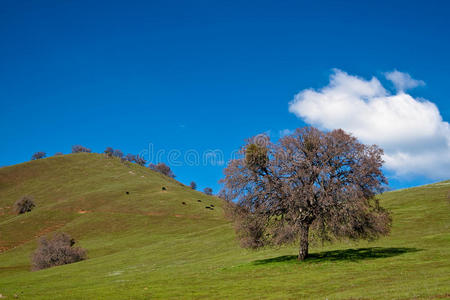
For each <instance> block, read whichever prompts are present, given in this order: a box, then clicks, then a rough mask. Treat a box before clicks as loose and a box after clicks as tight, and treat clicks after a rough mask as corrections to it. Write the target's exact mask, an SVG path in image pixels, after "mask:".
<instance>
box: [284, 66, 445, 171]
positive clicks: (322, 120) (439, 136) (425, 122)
mask: <svg viewBox="0 0 450 300" xmlns="http://www.w3.org/2000/svg"><path fill="white" fill-rule="evenodd" d="M385 76H386V78H387V79H388V80H390V81H392V83H393V84H394V86H395V87H396V90H397V91H396V93H391V92H389V91H388V90H387V89H386V88H385V87H384V86H383V85H382V84H381V82H380V81H379V80H378V79H377V78H375V77H372V78H371V79H370V80H366V79H364V78H360V77H357V76H353V75H349V74H347V73H346V72H343V71H341V70H334V72H333V73H332V75H331V76H330V82H329V84H328V85H327V86H325V87H323V88H321V89H319V90H313V89H307V90H303V91H301V92H300V93H298V94H297V95H295V97H294V99H293V100H292V101H291V102H290V103H289V111H290V112H292V113H294V114H295V115H297V116H298V117H300V118H302V119H303V120H304V121H305V122H307V123H309V124H311V125H313V126H317V127H319V128H321V129H325V130H332V129H335V128H342V129H344V130H345V131H347V132H350V133H352V134H353V135H354V136H356V137H357V138H358V139H359V140H360V141H362V142H364V143H366V144H377V145H379V146H381V147H382V148H383V149H384V151H385V156H384V160H385V167H386V168H387V169H388V170H391V171H393V172H395V174H396V175H398V176H410V175H424V176H427V177H429V178H432V179H448V178H450V125H449V123H448V122H445V121H443V119H442V117H441V115H440V113H439V110H438V108H437V107H436V105H435V104H434V103H432V102H430V101H427V100H425V99H419V98H415V97H413V96H411V95H410V94H408V93H406V92H405V91H406V90H407V89H411V88H414V87H417V86H419V85H423V84H424V83H423V81H419V80H415V79H412V78H411V76H409V74H406V73H402V72H399V71H393V72H389V73H386V74H385Z"/></svg>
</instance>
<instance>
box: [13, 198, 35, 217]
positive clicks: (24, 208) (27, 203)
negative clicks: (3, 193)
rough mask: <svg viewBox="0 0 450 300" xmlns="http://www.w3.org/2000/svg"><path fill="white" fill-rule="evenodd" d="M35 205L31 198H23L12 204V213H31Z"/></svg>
mask: <svg viewBox="0 0 450 300" xmlns="http://www.w3.org/2000/svg"><path fill="white" fill-rule="evenodd" d="M35 206H36V204H34V199H33V197H31V196H23V197H22V198H20V199H19V200H17V201H16V203H14V212H15V213H17V214H18V215H20V214H24V213H26V212H29V211H31V210H32V209H33V208H34V207H35Z"/></svg>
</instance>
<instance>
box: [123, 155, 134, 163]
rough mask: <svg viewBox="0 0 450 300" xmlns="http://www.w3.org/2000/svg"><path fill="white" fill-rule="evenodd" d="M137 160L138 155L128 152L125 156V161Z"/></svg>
mask: <svg viewBox="0 0 450 300" xmlns="http://www.w3.org/2000/svg"><path fill="white" fill-rule="evenodd" d="M135 160H136V156H135V155H134V154H131V153H128V154H127V155H126V156H125V161H129V162H134V161H135Z"/></svg>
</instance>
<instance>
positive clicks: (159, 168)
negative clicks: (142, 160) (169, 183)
mask: <svg viewBox="0 0 450 300" xmlns="http://www.w3.org/2000/svg"><path fill="white" fill-rule="evenodd" d="M148 167H149V168H150V169H152V170H153V171H156V172H159V173H161V174H164V175H166V176H169V177H172V178H175V174H174V173H173V172H172V170H171V169H170V167H169V166H168V165H166V164H165V163H159V164H157V165H155V164H150V165H149V166H148Z"/></svg>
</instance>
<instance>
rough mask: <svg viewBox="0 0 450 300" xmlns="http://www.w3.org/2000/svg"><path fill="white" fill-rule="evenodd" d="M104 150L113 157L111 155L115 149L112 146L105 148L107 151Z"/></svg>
mask: <svg viewBox="0 0 450 300" xmlns="http://www.w3.org/2000/svg"><path fill="white" fill-rule="evenodd" d="M103 152H104V153H105V154H106V156H108V157H111V156H113V153H114V149H113V148H111V147H107V148H106V149H105V151H103Z"/></svg>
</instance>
